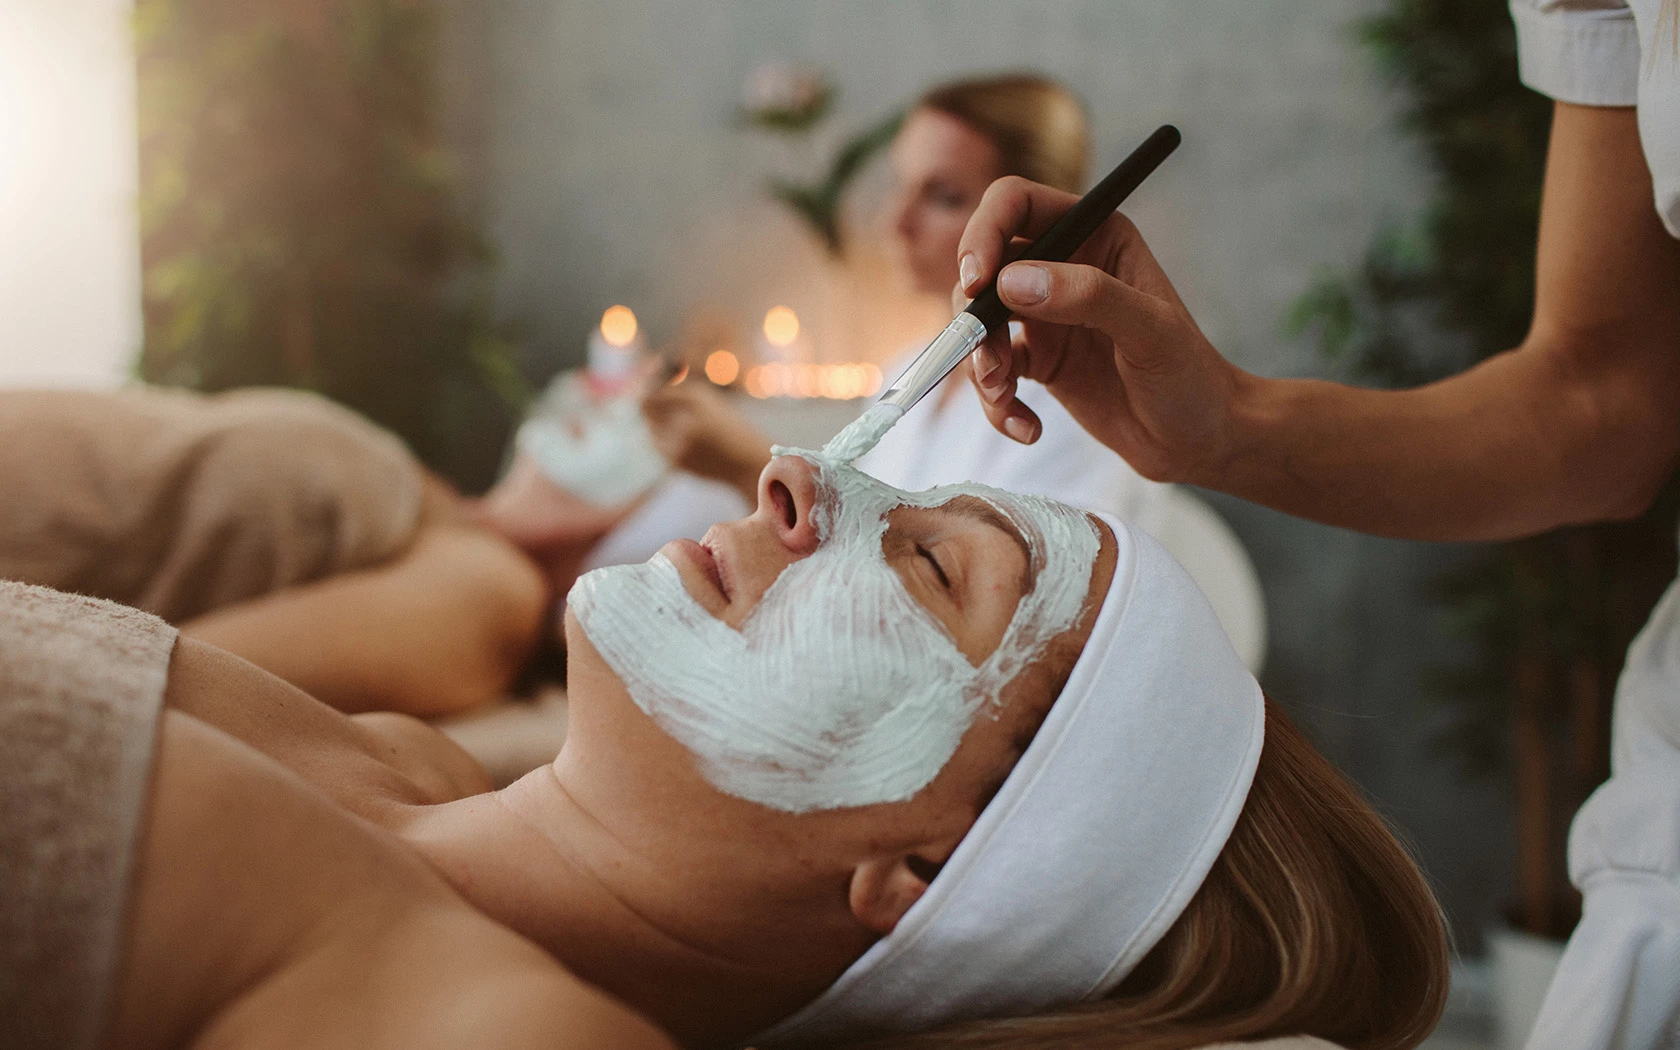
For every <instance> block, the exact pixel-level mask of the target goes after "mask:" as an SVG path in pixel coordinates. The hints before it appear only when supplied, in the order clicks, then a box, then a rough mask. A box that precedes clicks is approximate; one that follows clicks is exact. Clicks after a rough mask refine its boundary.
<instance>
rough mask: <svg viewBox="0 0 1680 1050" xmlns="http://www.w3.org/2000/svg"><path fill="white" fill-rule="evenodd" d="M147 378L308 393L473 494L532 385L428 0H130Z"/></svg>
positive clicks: (141, 367) (212, 387)
mask: <svg viewBox="0 0 1680 1050" xmlns="http://www.w3.org/2000/svg"><path fill="white" fill-rule="evenodd" d="M134 17H135V30H136V37H137V49H138V54H139V71H140V76H139V88H140V96H139V98H140V112H139V118H140V158H141V200H140V218H141V233H142V261H143V271H144V285H143V288H144V310H145V345H144V348H143V351H142V354H141V359H140V365H139V370H140V374H141V376H142V378H145V379H147V380H149V381H152V382H158V383H169V384H176V385H182V386H189V387H194V388H197V389H203V390H222V389H227V388H230V387H238V386H248V385H256V384H271V385H284V386H295V387H303V388H308V389H313V390H317V391H320V392H322V393H324V394H326V395H328V396H330V397H333V398H336V399H338V400H340V401H342V402H344V403H346V404H348V405H350V406H352V407H354V408H356V409H358V410H360V411H361V412H363V413H364V414H366V415H368V416H369V417H371V418H372V419H373V420H375V421H376V422H378V423H381V424H383V425H384V426H387V427H389V428H390V429H392V430H394V431H395V432H396V433H398V434H400V435H401V436H402V437H403V438H404V439H406V440H407V441H408V442H409V443H410V445H411V446H412V447H413V448H414V449H415V451H416V452H417V453H418V454H419V455H420V456H421V457H422V458H423V459H424V460H426V461H427V462H428V463H429V464H431V465H433V466H434V467H437V468H440V469H442V470H444V471H445V472H446V473H451V474H453V475H454V476H455V477H456V478H457V479H458V480H461V481H464V482H467V483H469V484H473V483H482V482H483V481H485V480H488V479H487V478H485V477H483V475H484V474H485V473H486V468H485V464H486V463H489V464H490V467H489V469H491V470H493V469H494V461H495V459H496V457H497V455H498V454H499V451H498V447H499V444H500V439H501V438H502V437H503V436H505V432H506V428H507V426H508V424H509V421H510V419H511V416H512V414H513V412H514V410H515V408H516V407H517V405H518V403H519V401H520V400H521V399H522V398H523V396H524V393H525V391H524V387H523V383H522V381H521V379H520V376H519V374H518V372H517V370H516V369H515V367H514V364H513V358H514V355H513V346H512V345H511V343H510V341H509V340H508V338H507V337H506V335H505V334H504V333H503V332H502V331H500V330H499V329H498V328H497V326H496V325H495V324H494V323H493V322H492V319H491V312H490V303H489V293H490V286H489V272H490V261H491V253H490V250H489V246H488V244H487V243H486V241H485V240H484V238H483V237H482V236H481V235H480V234H479V233H478V232H477V231H476V230H475V229H474V228H473V227H472V225H471V224H469V223H468V222H467V221H466V220H465V218H464V217H463V214H462V210H461V208H460V206H459V203H458V200H457V194H456V190H455V173H454V167H455V165H454V159H453V157H452V156H451V155H450V153H449V151H448V150H447V149H446V148H445V147H444V145H443V143H442V141H441V134H440V129H439V119H438V110H439V104H438V97H437V88H436V84H435V68H436V64H437V46H438V41H437V35H438V20H437V15H436V12H435V11H434V10H433V9H432V7H431V6H430V4H429V3H428V2H426V0H342V2H327V0H307V2H303V3H293V4H285V5H250V4H227V3H218V2H215V0H138V2H137V4H136V6H135V16H134Z"/></svg>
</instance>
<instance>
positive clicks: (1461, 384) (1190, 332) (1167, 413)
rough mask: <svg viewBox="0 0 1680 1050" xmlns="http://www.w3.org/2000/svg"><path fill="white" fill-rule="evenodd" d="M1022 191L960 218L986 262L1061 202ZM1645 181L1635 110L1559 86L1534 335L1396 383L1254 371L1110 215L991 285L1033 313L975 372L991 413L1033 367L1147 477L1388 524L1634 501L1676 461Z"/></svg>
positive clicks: (1423, 527) (1669, 308) (1526, 519)
mask: <svg viewBox="0 0 1680 1050" xmlns="http://www.w3.org/2000/svg"><path fill="white" fill-rule="evenodd" d="M1020 193H1021V191H1020V190H1019V189H1018V188H1015V189H1009V188H1006V189H1004V190H1002V191H1000V193H999V195H998V199H997V200H994V201H992V202H991V206H990V214H989V215H985V214H982V213H985V212H987V210H988V205H987V204H982V206H981V210H980V211H977V212H976V215H975V219H974V220H973V221H971V223H970V225H969V228H968V231H967V233H966V234H965V236H964V241H963V247H964V250H965V251H974V252H976V253H977V256H978V257H979V259H980V262H981V266H980V270H981V275H980V278H979V279H980V280H984V279H985V277H986V275H987V274H989V273H991V272H993V270H994V269H995V267H996V265H997V262H998V260H999V259H1000V258H1001V256H1002V253H1003V244H1004V236H1003V234H1004V232H1005V231H1010V232H1022V233H1029V232H1030V230H1031V228H1032V227H1033V225H1034V224H1044V223H1047V222H1048V221H1049V220H1050V219H1053V218H1054V214H1046V213H1049V212H1053V211H1054V212H1056V213H1059V210H1060V209H1058V208H1057V204H1058V202H1056V201H1054V200H1051V199H1049V198H1048V197H1044V196H1043V195H1042V194H1040V195H1039V197H1040V199H1039V200H1038V201H1036V202H1034V201H1028V202H1025V203H1022V202H1017V201H1012V200H1010V199H1009V197H1010V195H1011V194H1017V195H1018V194H1020ZM988 196H989V197H990V196H992V195H991V194H988ZM1651 199H1652V198H1651V180H1650V174H1649V171H1648V170H1647V168H1646V166H1645V161H1644V158H1643V155H1642V154H1641V152H1640V145H1639V135H1638V129H1637V126H1636V124H1635V118H1634V112H1633V110H1631V109H1603V108H1590V107H1581V106H1570V105H1566V104H1561V103H1560V104H1558V105H1557V106H1556V110H1555V117H1554V122H1553V128H1552V140H1551V147H1550V152H1549V156H1548V163H1547V171H1546V183H1545V189H1544V197H1543V203H1542V208H1541V223H1540V240H1539V249H1538V259H1537V268H1538V269H1537V288H1536V306H1535V316H1534V321H1533V325H1532V328H1531V330H1530V333H1529V336H1528V338H1527V339H1526V340H1525V341H1524V342H1523V345H1522V346H1520V347H1517V348H1515V349H1513V350H1510V351H1507V352H1506V353H1504V354H1501V355H1498V356H1496V357H1494V358H1491V359H1489V360H1488V361H1486V362H1483V363H1482V364H1481V365H1479V366H1477V367H1476V368H1473V369H1470V370H1469V371H1467V372H1465V373H1463V374H1461V375H1459V376H1455V377H1453V378H1451V379H1447V380H1444V381H1442V382H1439V383H1435V384H1432V385H1430V386H1426V387H1422V388H1419V389H1416V390H1409V391H1399V392H1395V391H1373V390H1362V389H1357V388H1354V387H1348V386H1343V385H1340V384H1335V383H1326V382H1317V381H1308V380H1268V379H1263V378H1260V377H1257V376H1253V375H1250V374H1248V373H1245V372H1242V371H1241V370H1239V369H1236V368H1235V367H1233V366H1231V365H1229V364H1228V363H1226V362H1224V360H1223V359H1222V358H1220V357H1219V356H1218V354H1217V352H1216V351H1214V350H1213V348H1212V347H1211V346H1209V345H1208V344H1207V342H1206V340H1205V339H1204V338H1203V337H1202V336H1201V333H1200V331H1199V330H1197V329H1196V327H1195V323H1194V321H1193V320H1191V318H1190V316H1189V314H1188V312H1187V311H1185V310H1184V307H1183V304H1182V303H1180V302H1179V301H1178V299H1177V296H1176V294H1175V293H1173V291H1172V289H1171V285H1170V283H1168V282H1167V281H1166V279H1165V277H1164V275H1161V274H1160V272H1159V269H1158V267H1154V260H1153V259H1152V258H1151V257H1149V254H1148V249H1147V247H1146V246H1145V245H1143V243H1142V240H1141V238H1139V237H1138V236H1137V234H1136V231H1135V229H1133V228H1131V227H1130V225H1129V224H1127V223H1125V222H1124V220H1118V219H1117V220H1115V221H1114V222H1111V224H1110V227H1109V228H1108V229H1107V230H1106V231H1105V233H1102V234H1099V235H1098V238H1099V239H1101V238H1104V237H1106V238H1107V240H1106V243H1100V244H1098V245H1095V246H1094V247H1090V249H1089V250H1088V251H1087V252H1086V253H1084V254H1083V255H1082V256H1080V257H1076V258H1079V259H1080V261H1082V262H1087V263H1089V264H1090V265H1083V266H1081V265H1074V264H1063V265H1061V266H1047V267H1044V269H1045V270H1046V271H1048V274H1049V278H1050V281H1049V294H1048V295H1046V296H1045V297H1044V298H1043V301H1042V302H1039V303H1036V304H1021V305H1017V303H1016V301H1015V300H1013V299H1012V298H1011V296H1010V294H1009V293H1008V291H1007V290H1005V298H1006V300H1009V301H1011V305H1012V306H1016V308H1017V312H1018V313H1021V314H1022V315H1023V316H1026V317H1029V318H1035V319H1037V320H1036V321H1029V324H1028V329H1027V343H1028V344H1029V345H1026V346H1022V347H1016V348H1013V349H1012V348H1009V347H1003V346H999V345H995V344H994V345H992V346H991V347H990V350H991V352H992V353H993V354H995V355H997V356H998V358H999V361H1000V367H999V369H998V371H997V372H996V373H995V374H994V375H992V376H990V377H989V382H988V381H985V380H983V381H982V392H983V398H984V399H986V400H987V401H988V405H987V408H988V415H990V416H991V418H992V419H993V421H994V423H996V424H998V425H1000V426H1001V425H1002V424H1003V423H1004V421H1005V420H1006V419H1007V418H1008V417H1010V416H1020V417H1023V418H1027V419H1029V420H1030V413H1029V412H1028V411H1027V410H1026V409H1025V408H1024V406H1022V405H1021V404H1020V402H1019V401H1016V400H1015V399H1014V397H1013V394H1014V379H1015V377H1017V376H1021V375H1026V376H1029V377H1032V378H1046V377H1047V378H1049V380H1050V381H1049V383H1048V384H1047V385H1049V386H1050V388H1051V390H1052V392H1053V393H1055V394H1056V396H1057V397H1058V398H1059V399H1061V400H1062V401H1063V402H1064V403H1065V404H1067V405H1068V407H1069V409H1070V411H1072V412H1073V414H1074V415H1075V416H1076V417H1078V418H1079V419H1080V421H1081V423H1082V424H1084V425H1085V426H1086V427H1087V429H1089V430H1091V432H1092V433H1093V434H1095V435H1096V436H1097V437H1098V438H1099V439H1101V440H1103V441H1104V443H1105V444H1108V445H1109V446H1110V447H1112V448H1114V449H1115V450H1116V451H1118V452H1120V453H1121V454H1122V455H1124V456H1126V458H1127V459H1129V460H1131V461H1132V463H1133V465H1134V466H1137V467H1138V468H1139V469H1140V470H1142V471H1143V472H1144V473H1146V474H1148V475H1150V476H1152V477H1157V478H1162V479H1164V480H1185V481H1192V482H1195V483H1198V484H1202V485H1206V486H1209V487H1212V488H1218V489H1221V490H1224V491H1226V492H1230V493H1233V494H1235V495H1238V496H1243V497H1245V498H1247V499H1251V500H1254V501H1256V502H1260V503H1264V504H1267V505H1268V506H1272V507H1276V508H1277V509H1279V510H1283V511H1287V512H1289V513H1292V514H1297V515H1300V516H1302V517H1308V518H1313V519H1316V520H1319V521H1323V522H1327V523H1330V524H1333V525H1341V526H1346V527H1348V528H1355V529H1360V530H1363V531H1366V532H1374V533H1380V534H1385V535H1392V536H1405V537H1411V538H1417V539H1435V540H1467V539H1495V538H1502V537H1510V536H1518V535H1524V534H1529V533H1534V532H1538V531H1542V530H1544V529H1546V528H1550V527H1552V526H1556V525H1560V524H1566V523H1571V522H1580V521H1590V520H1597V519H1604V518H1618V517H1628V516H1632V515H1634V514H1637V513H1638V512H1640V511H1641V510H1642V509H1643V508H1644V507H1645V506H1647V505H1648V504H1649V501H1650V500H1651V499H1652V498H1653V497H1654V496H1655V494H1656V492H1657V491H1658V490H1659V489H1660V488H1661V486H1662V483H1663V481H1664V480H1665V479H1666V478H1667V477H1668V475H1669V474H1670V473H1671V472H1672V471H1673V469H1674V467H1675V463H1676V460H1677V458H1680V243H1677V242H1676V241H1674V240H1673V239H1672V238H1670V237H1669V236H1667V234H1666V233H1665V232H1664V231H1663V229H1662V226H1661V224H1660V223H1659V222H1658V220H1657V217H1656V215H1655V213H1654V211H1653V209H1652V205H1651ZM1035 204H1036V209H1035V207H1034V205H1035ZM1062 208H1065V205H1063V206H1062ZM1035 210H1036V211H1037V212H1038V213H1039V214H1036V215H1035V214H1033V212H1034V211H1035ZM977 224H978V228H977ZM1017 266H1019V264H1017ZM1011 269H1015V267H1012V268H1011ZM1045 322H1060V323H1052V324H1047V323H1045ZM1099 366H1100V367H1099ZM1000 379H1002V380H1004V381H1003V382H1001V383H1000V382H999V380H1000ZM988 389H989V393H987V391H988Z"/></svg>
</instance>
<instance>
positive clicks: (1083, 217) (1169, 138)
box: [964, 124, 1183, 332]
mask: <svg viewBox="0 0 1680 1050" xmlns="http://www.w3.org/2000/svg"><path fill="white" fill-rule="evenodd" d="M1181 141H1183V136H1181V135H1179V133H1178V129H1177V128H1175V127H1173V126H1172V125H1171V124H1162V125H1161V126H1160V127H1159V128H1157V129H1155V133H1154V134H1153V135H1150V136H1149V137H1148V138H1146V139H1144V140H1143V145H1141V146H1139V147H1138V148H1137V149H1135V150H1133V151H1132V153H1131V156H1129V157H1127V158H1126V159H1125V160H1123V161H1121V162H1120V163H1119V164H1118V165H1116V166H1115V168H1114V170H1113V171H1111V172H1109V173H1108V175H1107V176H1106V177H1105V178H1104V179H1103V180H1102V181H1101V182H1099V183H1097V184H1096V185H1095V186H1093V187H1091V192H1089V193H1087V194H1085V196H1083V197H1081V198H1079V202H1078V203H1077V204H1075V205H1074V206H1073V207H1071V208H1069V209H1068V210H1067V213H1066V214H1065V215H1063V216H1062V217H1061V218H1059V219H1057V220H1056V221H1055V222H1054V223H1052V224H1051V225H1050V228H1049V229H1048V230H1045V231H1044V233H1043V235H1042V236H1040V237H1039V238H1038V240H1036V241H1034V242H1032V243H1031V244H1029V245H1027V250H1026V251H1024V252H1022V253H1021V255H1020V256H1019V257H1018V258H1017V259H1011V260H1010V262H1019V261H1020V260H1021V259H1038V260H1041V261H1043V262H1066V261H1067V259H1068V257H1069V256H1071V255H1072V254H1073V253H1074V252H1076V251H1078V250H1079V246H1080V245H1081V244H1084V243H1085V240H1086V238H1088V237H1090V236H1091V234H1093V233H1095V232H1097V227H1098V226H1101V225H1102V224H1103V220H1105V219H1107V218H1108V217H1109V216H1110V215H1112V214H1114V210H1115V209H1116V208H1118V207H1120V204H1121V202H1122V201H1124V200H1125V199H1126V198H1127V197H1130V196H1131V195H1132V191H1133V190H1135V189H1137V188H1138V186H1139V185H1140V184H1142V182H1143V180H1144V179H1147V178H1148V177H1149V176H1150V173H1151V172H1153V171H1154V170H1155V169H1156V168H1158V167H1160V166H1161V162H1162V161H1164V160H1166V159H1167V157H1168V156H1170V155H1171V154H1172V151H1173V150H1175V149H1177V148H1178V144H1179V143H1180V142H1181ZM999 269H1000V271H1001V269H1002V268H1001V267H999ZM964 312H965V313H971V314H973V315H974V316H975V317H977V318H979V320H980V323H981V324H983V325H985V326H986V331H988V332H996V331H997V330H998V329H999V328H1000V327H1001V326H1002V325H1003V324H1004V322H1006V321H1008V320H1009V314H1010V309H1009V307H1007V306H1005V305H1004V303H1003V300H1002V299H999V298H998V293H997V278H996V277H993V278H992V281H991V283H990V284H988V285H986V289H985V291H983V292H981V293H980V294H979V295H977V296H975V297H974V301H973V302H971V303H969V304H968V306H967V308H966V309H965V310H964Z"/></svg>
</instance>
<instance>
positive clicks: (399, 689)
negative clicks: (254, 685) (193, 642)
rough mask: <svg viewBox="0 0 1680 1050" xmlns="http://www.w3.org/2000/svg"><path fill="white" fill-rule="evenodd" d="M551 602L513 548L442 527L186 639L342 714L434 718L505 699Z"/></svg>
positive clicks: (233, 610)
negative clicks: (373, 561) (387, 557)
mask: <svg viewBox="0 0 1680 1050" xmlns="http://www.w3.org/2000/svg"><path fill="white" fill-rule="evenodd" d="M547 601H548V592H547V585H546V583H545V582H544V580H543V578H542V576H541V573H540V572H539V571H538V570H537V568H536V567H535V565H534V564H532V563H531V562H530V561H529V560H528V559H527V558H526V557H525V556H524V555H522V554H520V553H519V552H518V551H517V550H515V549H514V548H513V547H512V546H511V545H509V544H508V543H507V542H505V541H504V540H501V539H500V538H498V537H496V536H494V535H492V534H491V533H489V532H488V531H486V530H484V529H481V528H479V527H478V526H475V525H472V524H469V523H467V522H464V521H442V522H434V523H432V524H428V525H426V526H424V527H422V528H421V530H420V532H419V534H418V535H417V536H416V538H415V540H414V542H413V543H412V544H411V545H410V547H409V548H408V550H407V551H405V552H404V553H403V554H401V555H399V556H398V557H397V558H394V559H392V560H391V561H389V562H386V563H385V564H382V565H377V566H374V567H372V568H369V569H363V570H358V571H356V572H350V573H344V574H342V575H340V576H334V577H329V578H327V579H324V580H318V581H316V582H313V583H308V584H303V585H301V586H297V587H291V588H287V589H286V590H282V591H278V592H276V593H274V594H271V595H266V596H264V597H262V598H258V599H254V600H252V601H248V602H242V603H240V604H238V605H234V606H230V607H228V608H225V609H219V610H217V611H215V612H213V613H210V614H208V615H206V616H202V617H200V618H198V619H196V620H193V621H191V622H189V623H188V624H186V625H185V626H184V627H183V628H182V632H183V633H184V634H185V635H187V636H188V637H191V638H196V639H199V640H201V641H206V642H209V643H211V644H213V645H216V646H219V647H221V648H223V649H226V650H228V651H229V652H232V653H236V654H238V655H239V656H242V657H244V658H245V659H247V660H250V661H251V662H252V663H254V664H256V665H257V666H259V667H261V668H263V669H265V670H267V671H270V672H272V673H274V674H276V675H279V676H280V677H281V678H284V679H285V680H287V681H288V682H291V683H292V684H294V685H296V686H298V687H300V688H301V689H303V690H304V691H305V692H307V693H309V694H310V695H312V696H315V697H317V698H319V699H320V700H323V701H325V702H327V703H329V704H331V705H333V706H334V707H337V708H339V709H340V710H344V711H369V710H390V711H402V712H406V713H409V714H414V715H421V716H433V715H440V714H447V713H450V712H454V711H460V710H464V709H466V708H469V707H472V706H475V705H477V704H482V703H486V702H488V701H490V700H492V699H494V698H495V697H497V696H498V695H500V693H501V691H502V690H504V689H505V688H506V687H507V685H508V684H509V683H510V682H511V681H512V680H513V678H514V677H515V676H516V675H517V674H518V672H519V669H520V667H521V666H522V664H523V662H524V660H525V659H526V657H527V655H528V654H529V652H530V649H531V647H532V645H533V644H534V643H535V641H536V638H537V632H538V630H540V628H541V625H542V623H543V614H544V608H545V606H546V603H547Z"/></svg>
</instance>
